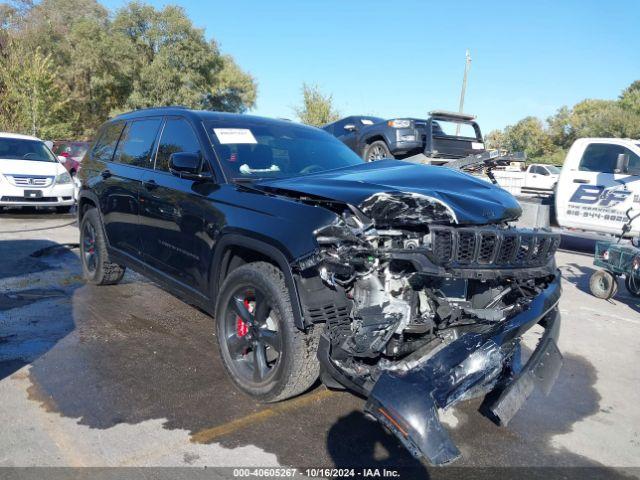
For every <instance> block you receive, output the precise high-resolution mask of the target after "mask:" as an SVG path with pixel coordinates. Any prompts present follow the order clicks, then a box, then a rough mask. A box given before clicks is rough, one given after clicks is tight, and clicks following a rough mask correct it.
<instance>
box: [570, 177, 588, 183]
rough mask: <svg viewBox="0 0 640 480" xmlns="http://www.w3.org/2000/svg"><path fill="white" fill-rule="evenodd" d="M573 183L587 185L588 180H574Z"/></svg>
mask: <svg viewBox="0 0 640 480" xmlns="http://www.w3.org/2000/svg"><path fill="white" fill-rule="evenodd" d="M573 183H589V180H585V179H583V178H574V179H573Z"/></svg>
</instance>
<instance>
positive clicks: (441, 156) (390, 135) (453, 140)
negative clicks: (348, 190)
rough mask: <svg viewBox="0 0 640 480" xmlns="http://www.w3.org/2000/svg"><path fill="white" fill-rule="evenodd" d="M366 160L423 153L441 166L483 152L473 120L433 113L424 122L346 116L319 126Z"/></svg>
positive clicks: (401, 157) (397, 157) (454, 115)
mask: <svg viewBox="0 0 640 480" xmlns="http://www.w3.org/2000/svg"><path fill="white" fill-rule="evenodd" d="M322 129H323V130H325V131H327V132H329V133H330V134H332V135H333V136H334V137H337V138H338V139H339V140H340V141H341V142H342V143H344V144H345V145H347V146H348V147H349V148H350V149H351V150H353V151H354V152H356V153H357V154H358V155H360V156H361V157H362V158H363V159H365V160H366V161H369V162H371V161H375V160H381V159H383V158H396V159H403V158H407V157H410V156H413V155H416V154H420V153H423V154H424V155H426V156H427V157H428V158H430V159H432V160H431V161H430V162H429V163H432V164H441V163H446V162H447V161H449V160H451V159H458V158H464V157H468V156H469V155H474V154H478V153H483V152H484V151H485V148H484V143H483V140H482V133H481V132H480V126H479V125H478V124H477V123H476V122H475V117H474V116H472V115H466V114H462V113H453V112H445V111H442V110H436V111H432V112H429V117H428V118H427V119H418V118H396V119H392V120H384V119H382V118H378V117H370V116H350V117H346V118H343V119H341V120H338V121H337V122H334V123H330V124H328V125H325V126H324V127H322Z"/></svg>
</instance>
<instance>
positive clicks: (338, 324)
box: [296, 193, 559, 463]
mask: <svg viewBox="0 0 640 480" xmlns="http://www.w3.org/2000/svg"><path fill="white" fill-rule="evenodd" d="M315 233H316V240H317V243H318V245H319V249H318V251H317V252H315V253H314V254H313V255H311V256H309V257H307V258H304V259H301V260H300V261H299V262H298V263H297V264H296V267H297V269H298V271H299V275H300V276H301V278H302V284H303V285H306V286H307V288H312V289H314V290H315V292H314V295H313V296H312V300H311V301H310V302H307V303H308V304H310V306H308V308H307V309H306V314H307V315H308V316H309V317H310V318H311V319H312V320H313V321H317V322H324V323H325V327H324V328H325V333H324V335H323V343H321V351H320V352H319V358H320V361H321V363H322V365H323V369H324V372H325V374H328V375H330V376H331V377H332V378H333V379H336V380H337V381H338V383H340V384H342V385H346V386H348V387H349V388H352V389H354V390H356V391H358V392H359V393H361V394H363V395H365V396H367V397H370V396H371V397H370V404H371V402H373V404H372V405H369V407H370V408H369V410H371V409H374V410H375V412H373V414H374V416H375V417H376V418H378V419H379V420H380V421H381V422H382V423H384V424H385V425H387V426H388V427H389V428H390V429H391V430H392V431H394V433H396V434H397V435H398V436H399V437H400V439H401V440H403V442H404V443H405V445H406V446H407V448H409V450H411V451H413V452H414V453H416V455H418V456H419V455H424V456H427V457H428V458H429V459H430V461H432V462H433V463H446V462H448V461H451V460H453V459H455V458H456V457H457V454H456V453H455V446H452V447H451V448H449V451H448V452H447V453H446V454H442V452H441V451H439V450H438V452H439V453H438V452H435V453H434V452H432V453H429V452H428V450H429V448H432V450H433V446H431V447H429V446H427V445H422V446H421V445H420V441H416V440H415V437H416V435H414V436H413V437H412V435H409V434H408V433H407V432H408V431H409V430H410V426H407V425H405V427H404V428H403V427H402V426H401V424H402V422H403V421H402V419H401V418H399V416H398V415H394V414H393V413H389V411H393V410H394V408H395V410H396V413H397V411H399V410H400V408H399V407H397V408H396V407H394V406H392V405H391V406H388V407H390V410H389V409H385V408H387V407H385V408H382V406H381V402H378V401H376V400H375V399H373V397H374V396H375V395H373V394H374V393H375V392H376V390H377V389H378V390H379V389H380V388H381V387H380V386H379V385H377V384H378V383H385V382H387V381H388V380H389V379H391V378H394V379H395V378H403V376H406V375H407V373H411V372H414V371H415V370H416V369H421V370H422V373H423V374H425V377H424V378H425V380H424V381H422V380H421V383H422V384H425V385H429V389H430V390H427V391H426V394H425V397H426V396H430V397H434V399H435V398H436V397H437V395H436V392H438V391H439V392H440V397H439V398H438V399H437V400H438V401H436V402H435V407H438V408H445V407H447V406H449V405H452V404H453V403H455V402H457V401H459V400H462V399H466V398H471V397H475V396H478V395H481V394H486V393H488V392H489V391H492V390H494V389H496V388H502V387H504V386H506V385H507V384H508V383H509V381H511V380H513V378H515V377H516V376H517V375H518V373H519V372H520V370H521V369H522V365H521V364H520V360H519V358H520V335H521V331H520V330H524V329H526V328H529V327H530V326H532V325H534V324H535V323H537V322H539V321H541V319H540V318H538V317H536V318H535V319H533V320H531V319H529V318H528V319H527V321H526V323H527V325H528V326H527V327H526V328H524V327H525V326H524V325H519V326H518V329H517V331H514V332H511V333H509V334H508V335H506V336H507V337H508V338H503V336H505V335H503V333H504V332H505V331H507V330H509V328H510V327H509V324H510V322H511V321H514V322H515V321H516V320H517V321H518V322H520V321H522V322H524V318H525V317H526V316H530V315H531V314H532V313H533V310H537V309H539V307H538V304H535V305H534V301H535V300H536V299H537V298H538V299H539V300H538V303H540V302H541V300H540V299H542V298H543V297H544V295H543V293H545V292H546V294H547V296H548V294H549V292H550V291H551V290H553V289H551V288H550V286H551V285H552V284H553V286H554V289H555V285H556V284H558V285H559V283H558V281H559V276H558V273H557V271H556V267H555V261H554V254H555V251H556V249H557V248H558V245H559V236H558V235H556V234H553V233H551V232H550V231H547V230H537V229H535V230H534V229H518V228H513V227H510V226H509V225H508V224H507V222H506V221H505V222H503V223H497V224H489V225H465V226H460V225H458V224H457V218H456V215H455V212H454V211H453V210H452V209H451V208H449V207H447V205H446V204H445V203H443V202H442V201H440V200H438V199H436V198H432V197H428V196H424V195H420V194H417V193H401V194H398V193H394V194H388V193H379V194H375V195H372V196H371V197H369V198H367V199H366V200H365V201H364V202H362V203H361V204H360V205H358V206H357V207H353V206H347V208H345V209H344V210H343V211H342V212H341V214H340V216H339V217H338V219H337V220H336V221H335V222H334V223H333V224H331V225H328V226H326V227H323V228H321V229H319V230H318V231H316V232H315ZM318 277H319V279H320V280H318ZM318 281H320V282H321V283H322V288H320V286H319V285H318ZM314 282H315V287H309V286H311V285H314ZM554 292H555V290H554ZM557 292H558V293H557V296H559V287H558V290H557ZM554 295H555V293H554ZM554 298H555V297H554ZM553 301H554V300H548V299H545V314H547V313H548V312H549V311H551V309H552V308H553V307H555V303H553ZM555 302H556V303H557V299H556V300H555ZM530 309H531V310H532V311H531V312H528V310H530ZM534 320H535V321H534ZM542 321H543V322H544V320H542ZM496 332H503V333H501V334H500V335H502V336H500V340H499V341H500V343H496V342H497V341H498V340H495V339H494V340H487V339H488V338H489V337H491V336H492V335H496ZM469 339H474V340H473V341H472V343H473V345H471V344H469V345H468V346H466V347H464V348H461V347H459V346H460V345H463V346H464V344H465V342H467V343H468V342H470V341H471V340H469ZM449 346H451V348H450V349H449V352H447V351H446V350H447V348H448V347H449ZM465 348H466V351H465V350H464V349H465ZM436 357H437V359H436ZM453 357H458V358H457V360H456V361H455V362H453V364H452V365H451V366H450V367H447V362H448V361H449V359H450V358H453ZM442 359H443V360H442ZM427 365H429V367H427ZM558 368H559V367H558ZM425 372H427V373H428V372H430V373H429V375H426V373H425ZM556 373H557V372H556ZM381 377H385V380H384V381H383V380H381ZM554 379H555V378H554ZM438 385H440V387H438ZM390 388H391V390H395V389H396V387H395V386H394V387H390ZM412 388H413V387H412ZM438 389H440V390H438ZM387 390H389V389H387ZM432 390H433V391H432ZM385 395H387V392H386V391H385V393H383V395H382V396H385ZM372 399H373V400H372ZM525 399H526V398H525ZM399 401H401V400H399ZM420 401H421V402H422V401H423V400H420ZM519 401H524V399H519ZM401 402H402V401H401ZM435 407H434V408H435ZM425 408H427V407H425ZM510 408H511V409H513V408H512V406H511V407H510ZM432 410H434V409H432ZM516 410H517V408H516ZM434 411H435V410H434ZM380 412H382V413H383V414H381V413H380ZM514 413H515V411H513V412H511V411H510V412H508V414H506V413H505V412H502V417H503V418H502V419H501V421H502V423H503V424H505V423H507V422H508V420H509V418H510V416H512V415H513V414H514ZM496 416H498V414H496ZM437 423H438V425H439V422H437ZM440 428H441V427H440ZM423 433H424V432H423ZM440 435H442V432H440ZM444 435H445V436H446V434H444ZM436 437H437V435H435V434H434V433H433V432H432V433H431V435H430V438H429V440H428V442H433V439H434V438H436ZM412 438H413V439H412ZM424 442H426V440H424V441H423V443H424ZM440 443H444V444H446V443H447V442H446V439H445V440H440ZM436 450H437V448H436ZM445 450H446V449H445Z"/></svg>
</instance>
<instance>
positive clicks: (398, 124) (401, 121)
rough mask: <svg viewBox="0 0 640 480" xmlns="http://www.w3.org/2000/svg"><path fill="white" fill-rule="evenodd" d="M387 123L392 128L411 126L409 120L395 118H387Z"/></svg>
mask: <svg viewBox="0 0 640 480" xmlns="http://www.w3.org/2000/svg"><path fill="white" fill-rule="evenodd" d="M387 125H389V126H390V127H393V128H411V120H407V119H397V118H396V119H394V120H389V121H388V122H387Z"/></svg>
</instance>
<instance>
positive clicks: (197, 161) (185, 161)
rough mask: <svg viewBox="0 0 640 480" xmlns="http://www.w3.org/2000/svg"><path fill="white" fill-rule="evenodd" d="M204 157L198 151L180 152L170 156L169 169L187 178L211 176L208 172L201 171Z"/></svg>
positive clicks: (194, 178)
mask: <svg viewBox="0 0 640 480" xmlns="http://www.w3.org/2000/svg"><path fill="white" fill-rule="evenodd" d="M201 164H202V157H201V156H200V155H199V154H197V153H189V152H178V153H172V154H171V156H169V171H170V172H171V173H172V174H173V175H175V176H176V177H180V178H185V179H187V180H204V179H207V178H211V175H210V174H208V173H202V172H200V166H201Z"/></svg>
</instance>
